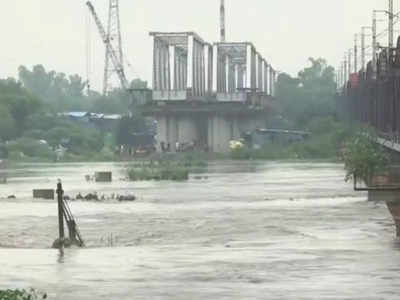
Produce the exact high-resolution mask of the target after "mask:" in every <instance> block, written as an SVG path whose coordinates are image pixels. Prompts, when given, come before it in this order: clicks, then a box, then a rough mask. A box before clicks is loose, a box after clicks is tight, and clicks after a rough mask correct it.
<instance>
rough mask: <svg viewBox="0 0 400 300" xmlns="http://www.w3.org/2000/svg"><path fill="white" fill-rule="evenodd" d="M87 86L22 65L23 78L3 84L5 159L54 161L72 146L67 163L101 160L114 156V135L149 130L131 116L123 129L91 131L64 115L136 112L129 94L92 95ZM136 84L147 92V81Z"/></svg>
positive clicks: (0, 119) (0, 118)
mask: <svg viewBox="0 0 400 300" xmlns="http://www.w3.org/2000/svg"><path fill="white" fill-rule="evenodd" d="M86 86H87V84H86V82H84V80H83V79H82V78H81V77H80V76H79V75H71V76H67V75H65V74H63V73H57V72H55V71H49V72H48V71H46V70H45V68H44V67H43V66H41V65H37V66H34V67H33V68H32V70H29V69H27V68H26V67H24V66H21V67H20V68H19V78H18V80H16V79H13V78H9V79H5V80H0V146H1V148H2V149H4V148H6V150H7V151H4V150H2V151H1V153H0V159H1V156H4V155H5V153H7V154H8V156H9V157H10V158H11V159H21V158H24V159H29V158H35V159H46V160H52V159H54V158H55V151H54V149H55V148H56V147H58V146H59V145H60V144H62V145H63V146H65V145H67V148H68V150H69V151H68V156H67V159H73V160H76V159H79V157H81V158H82V159H85V158H99V157H102V153H103V154H104V153H107V155H106V157H107V158H110V157H111V155H109V154H110V153H111V151H112V147H113V142H111V143H107V137H108V136H109V135H110V134H111V135H112V136H114V138H111V139H110V138H108V140H111V141H115V140H116V138H115V137H116V136H117V137H118V138H120V137H121V136H124V135H126V134H127V133H126V130H136V129H138V130H143V128H144V127H145V125H144V119H143V118H141V117H140V116H138V115H135V116H133V117H132V116H130V117H128V116H127V117H125V118H124V119H123V122H124V124H123V125H124V126H117V128H115V131H114V132H106V131H104V130H101V129H99V128H93V127H85V126H82V124H79V123H77V122H72V121H71V120H69V119H67V118H63V117H60V115H59V113H64V112H68V111H89V112H93V113H109V114H115V113H116V114H122V115H127V114H128V112H129V111H131V110H133V109H134V103H133V101H132V99H131V96H130V95H129V94H128V93H127V92H126V91H122V90H120V89H114V90H113V91H111V92H110V93H109V95H107V96H102V95H100V94H98V93H97V92H94V91H86ZM132 86H133V87H140V88H144V87H146V86H147V83H146V82H143V81H141V80H140V79H136V80H134V81H133V82H132ZM125 125H129V126H125ZM124 130H125V131H124ZM120 131H121V132H120ZM105 146H106V147H105ZM105 148H107V149H105ZM94 153H96V154H97V155H93V154H94ZM103 156H104V155H103Z"/></svg>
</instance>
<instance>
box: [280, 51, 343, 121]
mask: <svg viewBox="0 0 400 300" xmlns="http://www.w3.org/2000/svg"><path fill="white" fill-rule="evenodd" d="M309 61H310V63H311V66H309V67H306V68H304V69H303V70H302V71H300V72H299V74H298V77H297V78H293V77H291V76H290V75H288V74H285V73H282V74H280V75H279V77H278V82H277V97H278V99H279V101H280V108H279V112H280V114H281V115H282V117H283V118H285V119H287V120H290V121H291V123H292V124H293V127H295V128H298V127H300V128H305V127H306V125H307V123H308V122H309V121H310V120H312V119H313V118H316V117H330V116H334V114H335V93H336V89H335V87H336V85H335V80H334V78H335V75H334V74H335V73H334V68H333V67H331V66H329V65H328V64H327V62H326V61H325V60H324V59H322V58H319V59H313V58H310V59H309Z"/></svg>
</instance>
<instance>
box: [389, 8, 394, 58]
mask: <svg viewBox="0 0 400 300" xmlns="http://www.w3.org/2000/svg"><path fill="white" fill-rule="evenodd" d="M388 15H389V43H388V45H389V51H390V49H392V48H393V27H394V11H393V0H389V11H388Z"/></svg>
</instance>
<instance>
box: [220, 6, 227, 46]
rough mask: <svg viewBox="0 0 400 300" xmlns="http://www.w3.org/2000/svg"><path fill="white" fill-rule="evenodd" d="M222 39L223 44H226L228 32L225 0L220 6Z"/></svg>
mask: <svg viewBox="0 0 400 300" xmlns="http://www.w3.org/2000/svg"><path fill="white" fill-rule="evenodd" d="M220 38H221V42H222V43H224V42H225V40H226V31H225V0H221V6H220Z"/></svg>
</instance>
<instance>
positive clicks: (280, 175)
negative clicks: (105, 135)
mask: <svg viewBox="0 0 400 300" xmlns="http://www.w3.org/2000/svg"><path fill="white" fill-rule="evenodd" d="M103 170H105V171H108V170H111V171H112V172H113V176H114V181H113V183H109V184H107V183H102V184H99V183H94V182H86V181H85V178H84V176H85V175H86V174H92V173H94V172H95V171H103ZM6 172H7V175H8V177H9V180H8V184H6V185H0V289H5V288H16V287H20V288H23V287H35V288H38V289H40V290H44V291H47V292H48V294H49V296H50V299H63V300H81V299H113V300H114V299H116V300H117V299H185V300H191V299H360V300H361V299H362V300H368V299H399V298H400V285H399V282H400V245H399V243H398V241H396V239H395V237H394V236H395V229H394V226H393V221H392V218H391V216H390V214H389V212H388V210H387V208H386V206H385V204H384V203H373V202H368V201H367V197H366V194H364V193H355V192H354V191H353V190H352V187H351V184H349V183H345V182H344V180H343V178H344V171H343V167H342V165H339V164H329V163H309V162H296V163H288V162H284V163H279V162H269V163H266V162H229V161H226V162H218V163H211V164H210V165H209V167H208V168H207V170H206V172H205V173H204V174H201V178H197V175H193V176H192V177H191V178H190V180H189V181H188V182H136V183H133V182H127V181H123V180H122V179H123V178H124V177H125V174H124V165H123V164H111V163H110V164H101V163H99V164H24V165H18V166H17V167H15V168H13V169H9V170H7V171H6ZM58 178H60V179H62V181H63V185H64V190H65V193H66V194H67V195H70V196H75V195H76V194H77V193H79V192H81V193H82V194H86V193H88V192H94V191H96V192H97V193H98V194H99V195H102V194H104V195H111V194H113V193H118V194H128V193H133V194H135V195H136V196H137V197H138V199H137V201H135V202H130V203H118V202H117V201H112V200H111V201H105V202H101V203H97V202H96V203H95V202H82V201H77V202H72V203H71V204H70V206H71V209H72V211H73V213H74V214H75V216H76V219H77V222H78V224H79V227H80V230H81V233H82V235H83V238H84V240H85V242H86V245H87V247H86V248H84V249H68V250H66V252H65V255H64V257H60V256H59V254H58V251H57V250H53V249H49V246H50V245H51V244H52V242H53V240H54V239H55V238H56V237H57V215H56V213H57V207H56V203H55V201H44V200H33V199H32V189H33V188H54V187H55V185H56V181H57V179H58ZM9 195H15V196H16V199H7V197H8V196H9Z"/></svg>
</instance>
